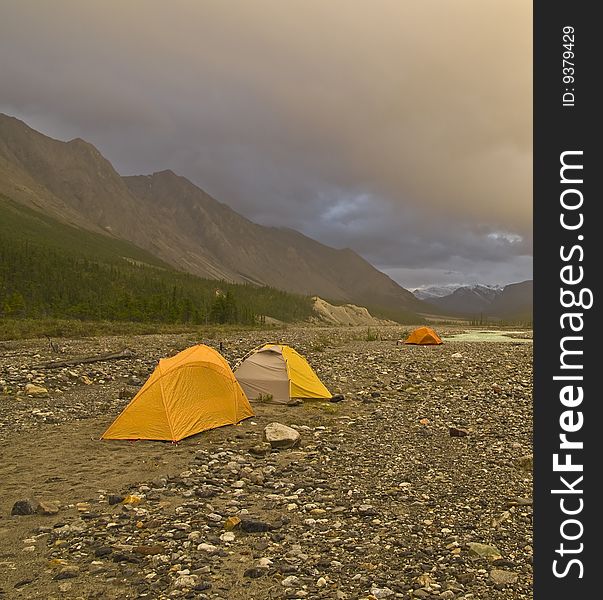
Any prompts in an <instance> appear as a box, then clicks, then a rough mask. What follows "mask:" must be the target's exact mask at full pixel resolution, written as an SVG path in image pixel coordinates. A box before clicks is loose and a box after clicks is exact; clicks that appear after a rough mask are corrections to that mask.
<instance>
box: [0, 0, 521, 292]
mask: <svg viewBox="0 0 603 600" xmlns="http://www.w3.org/2000/svg"><path fill="white" fill-rule="evenodd" d="M531 10H532V7H531V4H530V3H526V2H523V1H521V0H494V1H492V2H483V0H423V1H421V2H410V1H405V0H373V1H368V0H366V1H364V0H358V1H357V2H350V1H348V0H328V1H325V0H289V1H287V2H283V1H282V0H254V1H244V0H238V1H224V0H215V1H209V0H198V1H193V0H188V1H187V0H175V1H172V2H159V1H156V0H144V1H143V0H139V1H134V0H130V1H129V2H117V1H114V0H103V1H97V0H93V1H88V2H81V1H77V0H71V1H68V0H55V1H53V2H22V1H14V0H13V1H10V0H9V1H5V2H3V8H2V17H1V19H0V72H1V73H2V79H3V81H2V87H1V88H0V110H1V111H2V112H6V113H8V114H12V115H14V116H17V117H19V118H22V119H24V120H25V121H26V122H27V123H28V124H29V125H31V126H32V127H34V128H36V129H39V130H41V131H43V132H44V133H47V134H48V135H51V136H53V137H57V138H59V139H70V138H73V137H82V138H84V139H86V140H88V141H90V142H92V143H93V144H95V145H96V146H97V147H98V148H99V150H100V151H101V152H102V153H103V154H104V155H105V156H106V157H107V158H109V160H111V162H112V163H113V165H114V166H115V168H116V169H117V170H118V171H119V172H120V173H122V174H141V173H149V172H153V171H157V170H162V169H165V168H171V169H173V170H174V171H175V172H177V173H179V174H182V175H184V176H186V177H188V178H189V179H191V180H192V181H193V182H194V183H196V184H197V185H199V186H200V187H202V188H204V189H205V190H206V191H208V192H209V193H211V194H212V195H213V196H214V197H216V198H217V199H218V200H220V201H221V202H225V203H226V204H229V205H230V206H232V207H233V208H234V209H235V210H237V211H239V212H240V213H242V214H243V215H245V216H247V217H248V218H250V219H252V220H254V221H256V222H259V223H262V224H267V225H283V226H287V227H291V228H294V229H298V230H300V231H302V232H304V233H305V234H307V235H309V236H311V237H314V238H315V239H318V240H319V241H322V242H324V243H327V244H329V245H332V246H336V247H350V248H353V249H354V250H356V251H357V252H359V253H360V254H361V255H363V256H364V257H365V258H367V259H368V260H369V261H371V262H372V263H373V264H375V265H376V266H377V267H379V268H381V269H383V270H384V271H386V272H387V273H389V274H390V275H391V276H392V277H394V278H395V279H396V280H398V281H399V282H400V283H401V284H402V285H404V286H405V287H411V288H412V287H416V286H420V285H424V284H430V283H433V284H438V283H472V282H477V281H480V282H483V283H493V284H506V283H510V282H513V281H520V280H523V279H528V278H530V277H531V276H532V259H531V252H532V196H531V194H532V138H531V136H532V54H531V53H532V39H531V27H532V14H531Z"/></svg>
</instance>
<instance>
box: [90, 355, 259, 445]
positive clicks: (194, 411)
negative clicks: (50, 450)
mask: <svg viewBox="0 0 603 600" xmlns="http://www.w3.org/2000/svg"><path fill="white" fill-rule="evenodd" d="M252 416H253V410H252V409H251V406H250V405H249V401H248V400H247V397H246V396H245V394H244V392H243V390H242V389H241V386H240V385H239V384H238V383H237V380H236V379H235V377H234V375H233V373H232V370H231V369H230V367H229V365H228V363H227V362H226V360H225V359H224V357H223V356H222V355H221V354H219V353H218V352H216V351H215V350H214V349H213V348H210V347H208V346H204V345H202V344H200V345H197V346H193V347H192V348H187V349H186V350H183V351H182V352H180V353H178V354H176V356H173V357H171V358H162V359H161V360H160V361H159V364H158V365H157V368H156V369H155V371H153V373H152V374H151V376H150V377H149V378H148V379H147V381H146V382H145V384H144V385H143V386H142V388H141V389H140V390H139V392H138V393H137V394H136V396H134V398H133V399H132V401H131V402H130V403H129V404H128V406H126V408H125V409H124V410H123V411H122V413H121V414H120V415H119V416H118V417H117V418H116V419H115V421H114V422H113V423H112V425H111V426H110V427H109V428H108V429H107V431H105V433H104V434H103V435H102V439H105V440H124V439H126V440H130V439H137V440H172V441H174V442H177V441H178V440H181V439H183V438H185V437H188V436H190V435H194V434H195V433H199V432H200V431H205V430H206V429H213V428H215V427H221V426H222V425H233V424H235V423H238V422H239V421H242V420H243V419H247V418H248V417H252Z"/></svg>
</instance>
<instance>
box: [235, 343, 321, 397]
mask: <svg viewBox="0 0 603 600" xmlns="http://www.w3.org/2000/svg"><path fill="white" fill-rule="evenodd" d="M234 374H235V377H236V378H237V381H238V382H239V383H240V384H241V387H242V388H243V390H244V392H245V394H247V397H248V398H250V399H252V400H253V399H262V398H266V397H268V398H271V399H272V400H273V401H275V402H288V401H289V400H291V399H292V398H317V399H319V398H331V397H332V394H331V392H329V390H328V389H327V388H326V387H325V386H324V385H323V383H322V382H321V381H320V379H319V378H318V376H317V375H316V373H315V372H314V371H313V370H312V367H310V365H309V364H308V362H307V361H306V359H305V358H304V357H303V356H301V355H300V354H299V353H297V352H296V351H295V350H294V349H293V348H291V347H290V346H285V345H283V344H265V345H264V346H262V347H260V348H257V349H256V350H253V351H252V352H251V353H250V354H249V355H248V356H247V357H246V358H245V359H244V360H243V362H242V363H241V364H240V365H239V367H238V368H236V369H235V372H234Z"/></svg>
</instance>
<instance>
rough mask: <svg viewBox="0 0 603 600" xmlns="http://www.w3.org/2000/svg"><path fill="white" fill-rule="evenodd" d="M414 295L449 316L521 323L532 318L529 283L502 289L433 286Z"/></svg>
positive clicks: (491, 287) (530, 287) (530, 286)
mask: <svg viewBox="0 0 603 600" xmlns="http://www.w3.org/2000/svg"><path fill="white" fill-rule="evenodd" d="M414 294H415V296H417V297H418V298H420V299H421V300H424V301H425V302H428V303H430V304H432V305H433V306H436V307H438V308H439V309H441V310H442V311H444V312H445V313H447V314H450V315H458V316H465V317H471V318H476V317H480V316H483V317H496V318H499V319H522V320H531V318H532V310H533V306H532V305H533V282H532V280H528V281H523V282H521V283H513V284H510V285H507V286H504V287H500V286H487V285H479V284H478V285H471V286H456V285H447V286H433V287H427V288H422V289H418V290H415V291H414Z"/></svg>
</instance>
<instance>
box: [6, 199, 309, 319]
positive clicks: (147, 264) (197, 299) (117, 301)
mask: <svg viewBox="0 0 603 600" xmlns="http://www.w3.org/2000/svg"><path fill="white" fill-rule="evenodd" d="M311 312H312V305H311V300H310V298H309V297H305V296H299V295H295V294H289V293H286V292H281V291H279V290H275V289H272V288H267V287H255V286H250V285H236V284H229V283H225V282H219V281H213V280H206V279H200V278H198V277H195V276H192V275H188V274H186V273H181V272H178V271H175V270H174V269H172V268H171V267H169V266H168V265H166V264H165V263H163V262H162V261H161V260H159V259H157V258H155V257H153V256H152V255H151V254H149V253H148V252H146V251H144V250H142V249H140V248H138V247H136V246H134V245H132V244H130V243H128V242H125V241H121V240H118V239H114V238H110V237H107V236H103V235H100V234H95V233H91V232H89V231H84V230H81V229H78V228H76V227H71V226H69V225H65V224H62V223H59V222H57V221H55V220H53V219H52V218H50V217H47V216H45V215H43V214H41V213H37V212H35V211H33V210H29V209H27V208H25V207H23V206H21V205H19V204H16V203H14V202H12V201H11V200H10V199H9V198H7V197H6V196H1V195H0V317H4V318H9V319H14V318H35V319H42V318H68V319H73V318H75V319H81V320H88V321H101V320H109V321H133V322H141V323H190V324H205V323H242V324H251V323H254V322H257V321H258V320H261V318H262V316H263V315H269V316H271V317H274V318H276V319H279V320H282V321H286V322H292V321H297V320H302V319H306V318H307V317H308V316H310V314H311Z"/></svg>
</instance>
